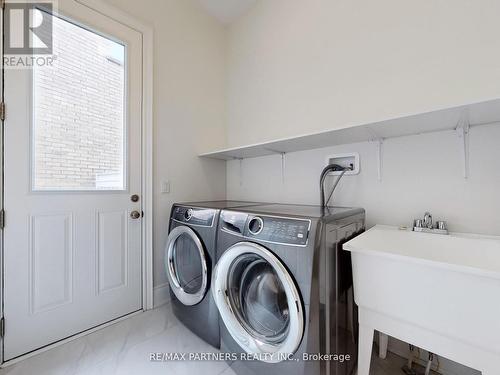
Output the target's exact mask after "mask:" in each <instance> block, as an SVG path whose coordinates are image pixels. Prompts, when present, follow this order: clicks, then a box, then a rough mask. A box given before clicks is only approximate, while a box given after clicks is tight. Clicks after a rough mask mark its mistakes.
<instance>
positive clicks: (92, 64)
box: [32, 16, 126, 190]
mask: <svg viewBox="0 0 500 375" xmlns="http://www.w3.org/2000/svg"><path fill="white" fill-rule="evenodd" d="M52 18H53V41H54V45H53V51H54V56H55V60H54V63H53V67H46V66H45V67H38V68H34V69H33V112H34V113H33V132H32V137H33V143H32V144H33V153H32V154H33V156H32V159H33V160H32V164H33V168H32V187H33V190H124V189H125V188H126V183H125V180H126V177H125V176H126V173H125V170H126V168H125V164H126V163H125V162H126V158H125V151H126V147H125V140H126V126H125V117H126V116H125V92H126V91H125V85H126V84H125V46H124V45H122V44H120V43H118V42H115V41H113V40H110V39H108V38H105V37H103V36H101V35H99V34H97V33H94V32H92V31H89V30H87V29H85V28H82V27H80V26H77V25H75V24H73V23H71V22H68V21H66V20H64V19H62V18H59V17H56V16H52Z"/></svg>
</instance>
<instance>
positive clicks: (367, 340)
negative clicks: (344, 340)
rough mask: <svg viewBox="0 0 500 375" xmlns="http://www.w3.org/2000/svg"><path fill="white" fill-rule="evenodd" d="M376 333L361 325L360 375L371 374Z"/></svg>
mask: <svg viewBox="0 0 500 375" xmlns="http://www.w3.org/2000/svg"><path fill="white" fill-rule="evenodd" d="M374 332H375V330H374V329H373V328H371V327H368V326H366V325H363V324H360V325H359V354H358V375H369V374H370V361H371V359H372V349H373V334H374Z"/></svg>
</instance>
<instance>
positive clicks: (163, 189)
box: [160, 180, 170, 194]
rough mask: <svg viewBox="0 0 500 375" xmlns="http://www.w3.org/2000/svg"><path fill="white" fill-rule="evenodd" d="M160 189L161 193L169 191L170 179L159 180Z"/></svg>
mask: <svg viewBox="0 0 500 375" xmlns="http://www.w3.org/2000/svg"><path fill="white" fill-rule="evenodd" d="M160 191H161V192H162V194H168V193H170V181H168V180H163V181H162V182H161V186H160Z"/></svg>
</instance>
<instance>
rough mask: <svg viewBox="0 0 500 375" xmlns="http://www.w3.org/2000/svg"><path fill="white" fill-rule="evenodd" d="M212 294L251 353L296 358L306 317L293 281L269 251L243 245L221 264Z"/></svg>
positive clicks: (268, 359) (266, 358) (272, 359)
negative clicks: (294, 356) (295, 354)
mask: <svg viewBox="0 0 500 375" xmlns="http://www.w3.org/2000/svg"><path fill="white" fill-rule="evenodd" d="M212 280H213V282H212V293H213V296H214V299H215V303H216V304H217V308H218V309H219V313H220V316H221V319H222V321H223V322H224V326H225V327H226V328H227V330H228V331H229V333H230V335H231V336H232V338H233V339H234V340H235V341H236V342H237V343H238V344H239V345H240V346H241V348H242V349H244V350H245V351H246V352H247V353H250V354H257V355H259V357H258V358H259V359H260V360H262V361H265V362H280V361H283V360H284V359H285V358H286V356H288V355H291V354H293V353H295V351H296V350H297V349H298V347H299V345H300V342H301V340H302V336H303V334H304V326H305V319H304V312H303V308H302V301H301V298H300V294H299V291H298V289H297V287H296V285H295V282H294V280H293V278H292V276H291V275H290V273H289V272H288V270H287V269H286V267H285V266H284V265H283V263H282V262H281V261H280V260H279V259H278V258H277V257H276V256H275V255H274V254H273V253H272V252H270V251H269V250H268V249H266V248H265V247H263V246H261V245H258V244H255V243H251V242H240V243H237V244H236V245H234V246H232V247H230V248H229V249H227V250H226V251H225V252H224V253H223V254H222V256H221V257H220V259H219V260H218V262H217V265H216V267H215V270H214V277H213V279H212Z"/></svg>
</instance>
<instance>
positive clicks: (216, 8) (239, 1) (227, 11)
mask: <svg viewBox="0 0 500 375" xmlns="http://www.w3.org/2000/svg"><path fill="white" fill-rule="evenodd" d="M198 2H199V3H200V4H201V5H202V6H203V8H205V10H206V11H207V12H208V13H209V14H211V15H212V16H214V17H215V18H217V19H218V20H219V21H221V22H223V23H231V22H233V21H234V20H236V19H237V18H238V17H240V16H241V15H242V14H244V13H245V12H246V11H247V10H249V9H250V8H251V7H252V6H253V5H254V4H255V3H256V2H257V0H198Z"/></svg>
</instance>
